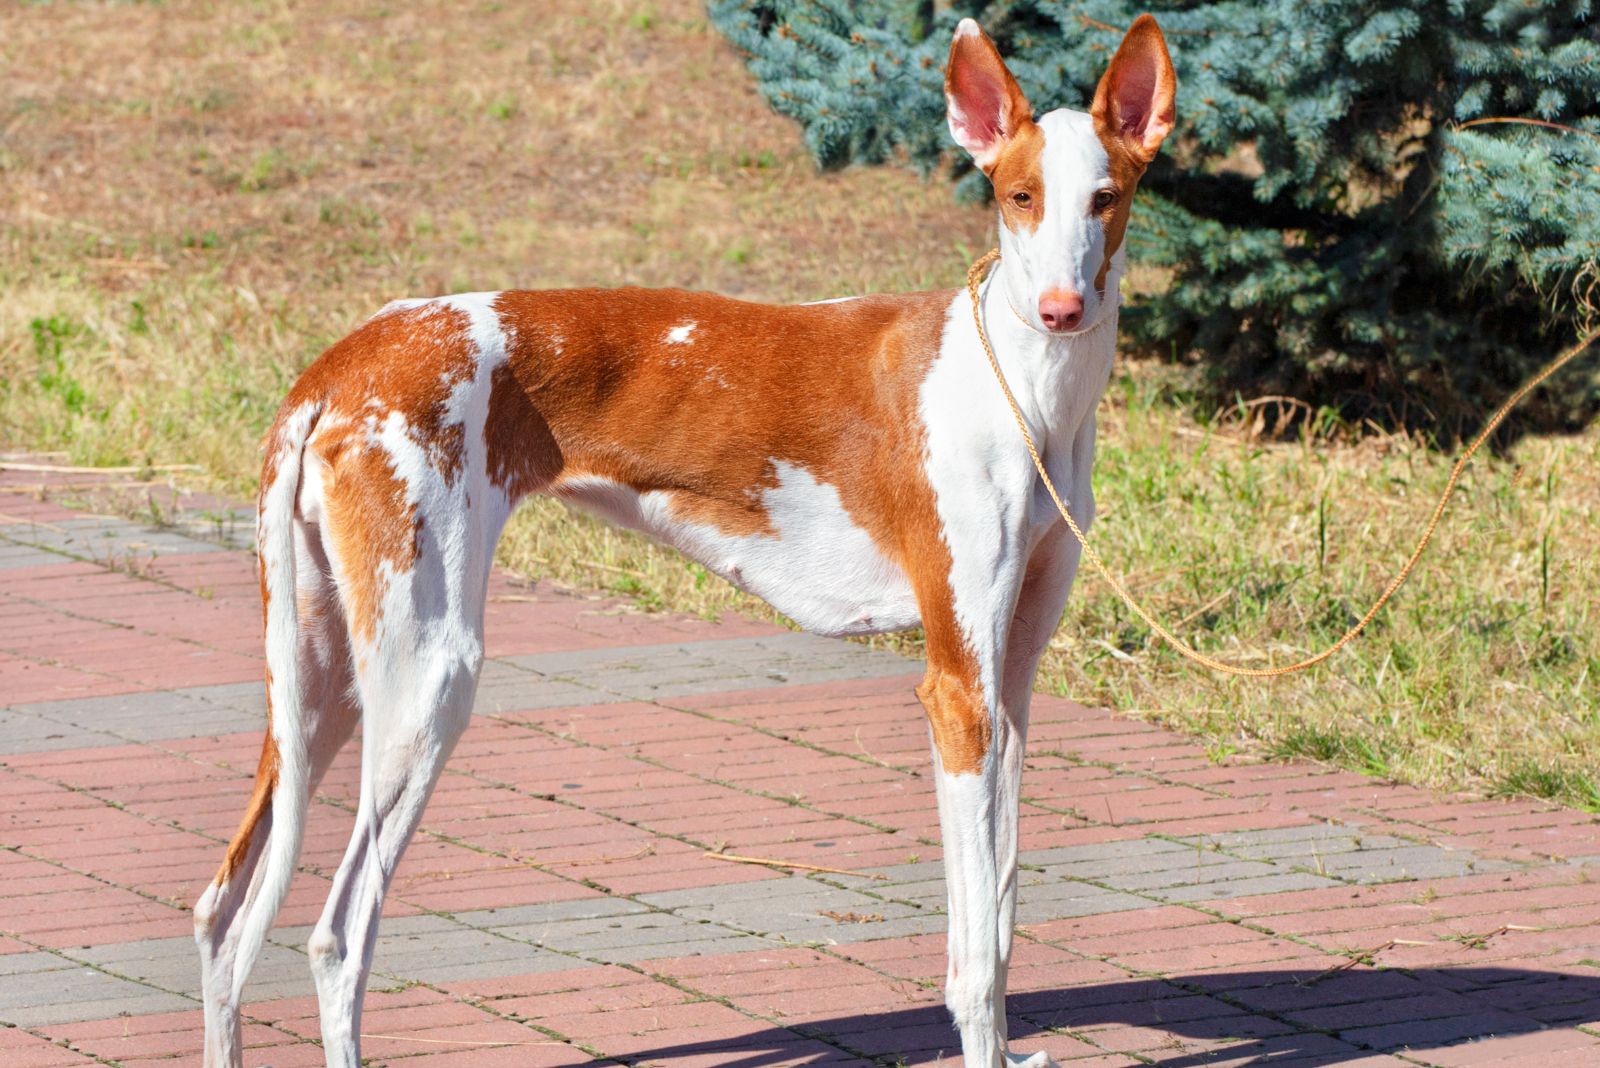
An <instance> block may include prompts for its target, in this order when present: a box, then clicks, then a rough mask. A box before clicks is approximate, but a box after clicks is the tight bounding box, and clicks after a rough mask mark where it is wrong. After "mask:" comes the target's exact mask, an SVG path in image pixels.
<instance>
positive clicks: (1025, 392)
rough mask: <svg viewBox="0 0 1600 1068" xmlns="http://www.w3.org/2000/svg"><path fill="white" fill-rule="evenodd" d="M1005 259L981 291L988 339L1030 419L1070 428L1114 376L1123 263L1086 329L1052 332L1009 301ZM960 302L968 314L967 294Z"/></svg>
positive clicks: (1041, 425)
mask: <svg viewBox="0 0 1600 1068" xmlns="http://www.w3.org/2000/svg"><path fill="white" fill-rule="evenodd" d="M1118 259H1119V260H1120V259H1121V257H1120V256H1119V257H1118ZM1003 262H1004V261H1002V266H1001V267H999V268H997V269H996V270H994V271H992V272H991V273H990V275H989V277H988V278H987V279H986V280H985V281H984V283H983V285H982V287H981V288H980V289H979V291H978V296H979V306H980V308H981V309H982V318H983V327H984V330H985V331H986V332H987V333H988V336H989V343H990V345H992V346H993V347H994V352H995V358H996V359H997V360H998V361H999V362H1000V369H1001V370H1002V371H1003V372H1004V373H1005V376H1006V381H1007V382H1008V383H1009V384H1010V386H1011V389H1012V392H1013V393H1014V394H1015V395H1016V398H1017V403H1018V405H1019V406H1020V407H1021V409H1022V412H1023V415H1024V417H1025V418H1026V419H1027V420H1028V422H1029V423H1030V424H1032V425H1033V426H1034V427H1035V428H1036V429H1040V430H1044V431H1045V432H1046V435H1047V436H1050V435H1051V434H1052V433H1053V432H1054V431H1058V430H1059V431H1066V432H1068V433H1071V432H1072V431H1074V430H1075V429H1076V427H1077V426H1078V425H1079V424H1080V423H1081V422H1082V420H1083V418H1084V417H1085V416H1086V415H1087V414H1088V413H1089V412H1090V411H1092V410H1093V405H1094V404H1095V403H1096V402H1098V400H1099V398H1100V394H1101V393H1102V392H1103V391H1104V389H1105V386H1106V382H1107V381H1108V379H1109V378H1110V374H1111V363H1112V358H1113V356H1114V355H1115V352H1116V343H1117V316H1118V311H1119V308H1120V300H1119V298H1118V292H1119V291H1118V288H1117V285H1118V282H1119V281H1120V278H1121V273H1122V272H1121V270H1120V267H1121V264H1120V263H1118V264H1117V265H1116V268H1117V269H1114V270H1112V271H1111V272H1110V273H1109V274H1108V276H1107V279H1106V293H1107V296H1108V297H1109V298H1110V299H1109V300H1108V301H1107V302H1106V305H1105V307H1104V310H1103V311H1102V313H1101V315H1100V316H1099V317H1098V318H1097V319H1096V321H1095V322H1094V323H1093V324H1092V325H1091V326H1090V327H1089V328H1088V329H1086V330H1082V331H1079V332H1077V333H1072V334H1048V333H1045V332H1043V331H1040V330H1038V329H1036V328H1035V327H1033V326H1032V325H1030V324H1029V323H1027V322H1026V321H1025V320H1023V318H1022V317H1021V316H1020V315H1019V314H1018V313H1017V311H1016V310H1015V308H1014V307H1013V306H1012V305H1011V303H1010V302H1009V300H1008V298H1007V293H1006V286H1005V284H1004V278H1003V274H1002V272H1003V271H1004V269H1005V268H1004V266H1003ZM961 303H962V309H961V311H962V314H966V315H970V314H971V308H970V303H969V300H968V298H967V296H966V295H965V294H962V299H961Z"/></svg>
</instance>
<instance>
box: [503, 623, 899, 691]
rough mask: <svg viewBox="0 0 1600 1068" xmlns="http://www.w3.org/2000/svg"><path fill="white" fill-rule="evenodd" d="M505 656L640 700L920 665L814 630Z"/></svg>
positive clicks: (560, 677) (822, 679)
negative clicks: (816, 632) (620, 648)
mask: <svg viewBox="0 0 1600 1068" xmlns="http://www.w3.org/2000/svg"><path fill="white" fill-rule="evenodd" d="M509 662H510V663H511V664H514V665H515V666H517V667H521V668H525V669H527V670H530V671H535V672H537V673H539V674H540V675H543V676H546V677H547V678H551V679H556V680H562V681H567V682H572V683H576V684H579V685H582V686H584V687H588V688H590V689H593V690H599V691H604V692H607V693H612V694H616V695H618V696H621V697H625V698H630V699H633V700H643V701H649V700H657V699H666V698H672V697H684V696H689V695H693V694H702V693H715V692H718V691H724V690H744V689H760V688H765V687H772V686H793V685H800V684H804V683H816V682H833V681H837V680H840V679H858V678H871V677H883V676H889V675H905V674H914V673H916V672H918V671H920V670H921V669H920V668H919V666H918V665H917V664H916V662H914V661H911V660H907V659H905V658H903V657H900V656H896V655H895V654H893V653H888V652H883V651H880V650H874V649H869V648H867V647H865V646H862V645H854V644H851V643H849V642H843V641H837V640H835V639H831V638H821V637H818V636H816V635H813V634H780V635H775V636H771V637H764V638H732V639H724V640H720V641H718V640H713V641H699V642H679V643H675V644H665V645H652V646H636V647H634V648H632V649H623V650H618V649H593V650H584V651H580V652H572V653H546V654H538V655H533V656H519V657H512V658H510V659H509Z"/></svg>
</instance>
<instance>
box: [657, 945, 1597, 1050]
mask: <svg viewBox="0 0 1600 1068" xmlns="http://www.w3.org/2000/svg"><path fill="white" fill-rule="evenodd" d="M1010 1010H1011V1013H1010V1015H1011V1020H1010V1032H1011V1043H1012V1045H1013V1047H1014V1048H1015V1049H1016V1050H1017V1051H1019V1052H1023V1053H1030V1052H1032V1051H1034V1050H1036V1049H1046V1050H1049V1051H1050V1052H1051V1053H1052V1054H1053V1055H1054V1056H1055V1057H1056V1059H1057V1060H1058V1061H1062V1062H1066V1061H1067V1060H1069V1059H1070V1058H1072V1057H1084V1056H1091V1055H1093V1054H1096V1053H1100V1052H1102V1051H1115V1052H1123V1053H1137V1054H1138V1055H1139V1057H1141V1058H1148V1059H1149V1060H1150V1061H1152V1062H1154V1063H1155V1064H1159V1065H1161V1066H1163V1068H1191V1066H1192V1068H1199V1066H1200V1065H1212V1064H1218V1063H1225V1064H1230V1065H1242V1064H1256V1063H1260V1064H1276V1063H1279V1062H1281V1061H1292V1062H1293V1063H1294V1064H1295V1065H1297V1066H1303V1068H1309V1066H1316V1065H1338V1064H1345V1063H1349V1062H1353V1061H1357V1060H1360V1059H1362V1058H1366V1057H1371V1056H1373V1055H1374V1054H1377V1053H1390V1052H1401V1051H1404V1050H1407V1049H1411V1050H1418V1051H1421V1050H1438V1049H1441V1048H1445V1047H1455V1046H1463V1045H1466V1044H1468V1043H1474V1042H1483V1041H1498V1042H1501V1043H1503V1044H1504V1048H1503V1050H1502V1049H1497V1048H1495V1047H1488V1046H1486V1047H1483V1049H1482V1051H1481V1052H1480V1051H1473V1052H1475V1053H1477V1057H1478V1059H1481V1058H1482V1056H1483V1055H1484V1054H1486V1053H1490V1051H1491V1050H1494V1053H1493V1054H1492V1055H1493V1056H1494V1057H1495V1058H1496V1059H1498V1058H1499V1057H1509V1056H1512V1055H1516V1056H1529V1057H1531V1056H1535V1055H1538V1054H1541V1053H1542V1054H1546V1055H1548V1056H1550V1057H1551V1059H1552V1062H1554V1061H1556V1060H1560V1059H1571V1058H1572V1056H1573V1055H1574V1054H1576V1055H1577V1057H1578V1058H1579V1060H1580V1061H1581V1058H1582V1052H1581V1051H1582V1050H1583V1049H1588V1050H1590V1051H1594V1050H1597V1049H1600V1043H1596V1041H1595V1040H1594V1039H1593V1038H1591V1037H1590V1036H1588V1035H1586V1034H1584V1033H1582V1032H1579V1031H1576V1030H1574V1029H1573V1025H1575V1024H1585V1023H1590V1022H1592V1021H1596V1020H1600V969H1597V973H1596V975H1595V976H1594V977H1592V978H1591V977H1588V976H1584V975H1580V974H1571V973H1561V972H1553V971H1549V972H1546V971H1533V970H1523V969H1518V968H1507V967H1492V966H1484V967H1446V968H1433V969H1425V970H1418V971H1413V972H1407V971H1399V970H1383V969H1374V968H1351V969H1349V970H1347V971H1342V972H1336V973H1333V974H1327V973H1322V974H1320V975H1318V974H1317V973H1311V972H1303V971H1302V972H1290V971H1265V970H1263V971H1248V972H1237V971H1232V972H1218V973H1205V974H1196V975H1181V976H1174V977H1170V978H1166V979H1132V980H1128V981H1125V982H1116V983H1097V984H1092V985H1086V986H1074V987H1067V988H1062V989H1056V990H1035V991H1023V992H1019V993H1014V994H1013V995H1012V996H1011V998H1010ZM817 1039H827V1040H828V1041H827V1042H819V1041H817ZM1086 1040H1087V1041H1086ZM835 1044H837V1045H835ZM641 1045H643V1046H645V1047H646V1048H641V1049H638V1050H632V1051H629V1053H628V1055H627V1057H628V1060H629V1061H632V1062H635V1063H637V1062H650V1063H657V1064H664V1065H671V1064H673V1063H674V1062H675V1061H684V1062H689V1061H693V1062H694V1063H695V1064H696V1065H702V1064H716V1065H718V1066H720V1068H762V1066H766V1065H775V1064H778V1063H785V1064H797V1063H801V1064H803V1063H813V1062H821V1061H829V1060H834V1059H837V1058H839V1057H840V1056H841V1054H840V1051H839V1049H838V1048H837V1047H838V1046H843V1047H845V1048H847V1049H849V1050H853V1051H856V1052H858V1053H860V1054H862V1055H864V1056H867V1057H870V1058H873V1059H877V1060H880V1061H883V1062H886V1063H894V1062H896V1061H898V1062H900V1063H904V1064H907V1065H914V1064H932V1063H935V1062H937V1061H941V1060H943V1061H955V1060H959V1058H960V1055H961V1049H960V1043H959V1041H958V1040H957V1037H956V1034H955V1031H954V1028H953V1027H952V1026H951V1024H950V1020H949V1016H948V1014H947V1013H946V1012H945V1010H944V1007H943V1006H942V1005H940V1004H922V1005H918V1006H917V1007H915V1008H906V1009H896V1010H891V1011H888V1012H866V1013H862V1014H859V1015H835V1016H830V1017H827V1018H822V1017H808V1018H804V1019H801V1018H796V1019H795V1020H794V1021H793V1022H792V1023H790V1024H789V1027H788V1028H770V1029H767V1030H758V1031H753V1032H750V1033H747V1034H745V1035H743V1036H741V1037H739V1038H737V1039H729V1040H712V1041H708V1042H707V1043H704V1044H692V1043H683V1044H675V1045H671V1046H659V1047H653V1048H652V1047H649V1046H648V1036H645V1037H643V1038H642V1039H641ZM1462 1052H1465V1051H1462ZM1130 1060H1131V1059H1130ZM1485 1063H1487V1062H1485ZM1530 1063H1532V1062H1531V1061H1530ZM1574 1063H1578V1062H1577V1061H1574Z"/></svg>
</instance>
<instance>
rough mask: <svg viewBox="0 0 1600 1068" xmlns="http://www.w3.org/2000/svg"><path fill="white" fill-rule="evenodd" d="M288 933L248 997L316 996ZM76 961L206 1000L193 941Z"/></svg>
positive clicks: (87, 952)
mask: <svg viewBox="0 0 1600 1068" xmlns="http://www.w3.org/2000/svg"><path fill="white" fill-rule="evenodd" d="M285 933H286V932H278V934H277V935H276V936H274V938H273V939H272V940H271V941H269V942H268V943H267V944H266V945H265V946H263V947H262V950H261V956H260V958H259V959H258V960H257V962H256V966H255V970H254V971H252V972H251V973H250V982H249V983H248V985H247V986H246V987H245V996H246V997H248V998H289V997H305V996H308V995H312V994H315V993H316V989H315V987H313V985H312V982H311V971H310V968H309V967H308V965H307V962H306V956H305V954H304V953H302V952H300V951H299V950H297V949H294V948H291V945H292V944H293V943H287V942H286V940H285V939H284V938H283V937H282V936H283V935H284V934H285ZM299 944H303V940H301V942H300V943H299ZM72 956H73V957H75V958H77V959H79V960H84V961H88V962H89V963H91V964H95V965H98V966H99V967H102V968H105V969H107V970H108V971H113V972H116V973H117V974H119V975H125V976H127V977H129V978H130V979H136V980H139V981H140V982H143V983H148V984H149V985H150V986H153V987H160V988H162V989H164V990H170V991H175V992H177V993H179V994H186V995H188V996H189V997H191V998H199V997H200V957H199V953H198V951H197V950H196V949H195V945H194V939H192V938H186V937H182V936H180V937H177V938H151V939H145V940H142V941H138V942H116V943H112V944H110V945H104V946H92V947H90V948H87V949H79V950H74V951H73V952H72Z"/></svg>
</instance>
